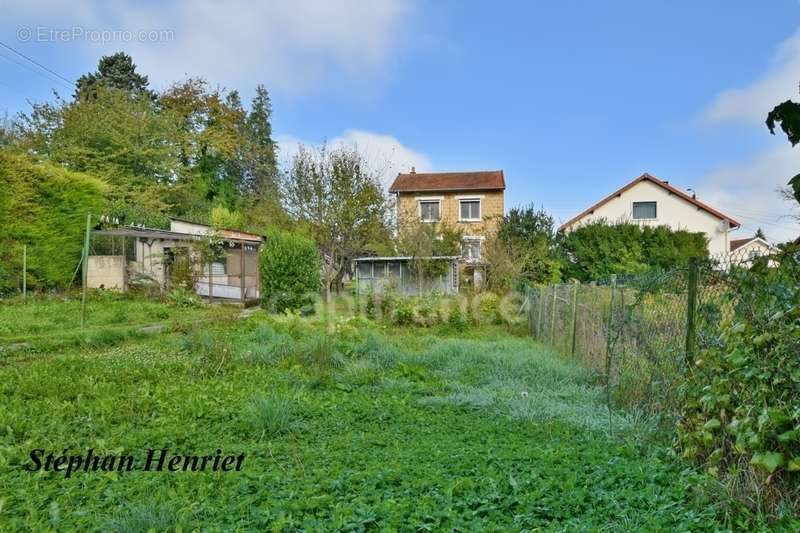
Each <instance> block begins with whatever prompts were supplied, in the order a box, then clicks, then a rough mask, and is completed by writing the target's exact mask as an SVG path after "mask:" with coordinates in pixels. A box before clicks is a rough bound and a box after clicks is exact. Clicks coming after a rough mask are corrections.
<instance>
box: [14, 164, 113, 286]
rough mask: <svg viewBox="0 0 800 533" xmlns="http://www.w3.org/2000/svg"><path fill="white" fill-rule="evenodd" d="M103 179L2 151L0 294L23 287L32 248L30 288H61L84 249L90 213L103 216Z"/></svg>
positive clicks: (104, 185) (104, 190) (29, 276)
mask: <svg viewBox="0 0 800 533" xmlns="http://www.w3.org/2000/svg"><path fill="white" fill-rule="evenodd" d="M106 189H107V185H106V184H105V182H103V181H102V180H99V179H97V178H94V177H91V176H88V175H86V174H80V173H76V172H70V171H68V170H65V169H63V168H61V167H58V166H55V165H51V164H47V163H37V162H35V161H33V160H31V159H30V158H29V157H27V156H24V155H18V154H10V153H7V152H3V151H0V191H2V192H1V193H0V294H10V293H14V292H16V291H17V290H18V289H19V287H20V285H21V283H20V278H21V270H22V246H23V244H27V245H28V287H29V288H31V289H48V288H55V287H63V286H65V285H66V284H67V283H69V281H70V279H72V274H73V272H75V268H76V267H77V266H78V261H79V260H80V255H81V249H82V247H83V233H84V230H85V228H86V215H87V213H91V214H92V215H94V216H95V220H97V218H96V217H99V215H101V214H102V212H103V205H104V194H105V192H106Z"/></svg>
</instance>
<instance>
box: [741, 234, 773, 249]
mask: <svg viewBox="0 0 800 533" xmlns="http://www.w3.org/2000/svg"><path fill="white" fill-rule="evenodd" d="M753 241H760V242H761V243H763V244H765V245H766V246H769V247H770V248H775V247H774V246H773V245H771V244H770V243H768V242H767V241H765V240H764V239H762V238H761V237H748V238H747V239H731V252H733V251H735V250H738V249H739V248H741V247H742V246H744V245H746V244H749V243H751V242H753Z"/></svg>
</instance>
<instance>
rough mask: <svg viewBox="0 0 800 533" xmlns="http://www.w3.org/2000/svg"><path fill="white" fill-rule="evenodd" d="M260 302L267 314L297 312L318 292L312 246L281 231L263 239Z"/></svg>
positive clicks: (317, 258) (317, 265) (318, 265)
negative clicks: (265, 240) (269, 312)
mask: <svg viewBox="0 0 800 533" xmlns="http://www.w3.org/2000/svg"><path fill="white" fill-rule="evenodd" d="M260 268H261V302H262V305H263V306H264V308H266V309H267V310H268V311H272V312H278V313H282V312H283V311H285V310H287V309H289V310H299V309H302V308H304V307H306V306H308V305H310V304H311V303H312V302H313V295H314V293H316V292H318V291H319V288H320V268H321V261H320V256H319V253H318V252H317V248H316V246H315V244H314V242H313V241H312V240H310V239H307V238H305V237H302V236H300V235H296V234H294V233H289V232H285V231H278V230H274V231H271V232H269V234H268V235H267V242H266V243H265V245H264V248H263V249H262V251H261V264H260Z"/></svg>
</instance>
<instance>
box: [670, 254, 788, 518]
mask: <svg viewBox="0 0 800 533" xmlns="http://www.w3.org/2000/svg"><path fill="white" fill-rule="evenodd" d="M732 284H733V285H734V286H735V290H734V289H733V288H732V289H730V290H729V292H728V293H727V294H726V297H727V300H729V301H727V302H726V301H723V302H722V304H723V305H725V304H728V305H730V304H733V309H734V316H733V318H732V319H730V320H728V321H725V322H723V324H722V328H721V332H719V333H717V334H716V335H713V336H711V338H710V341H711V342H709V343H708V346H707V347H706V348H705V349H702V350H701V351H700V352H699V353H698V357H697V360H696V361H695V362H694V365H693V367H692V369H691V372H690V376H689V379H688V382H687V384H686V386H685V390H686V392H685V398H684V407H683V413H682V415H683V416H682V418H681V422H680V424H679V427H678V436H679V442H680V444H681V447H682V449H683V453H684V456H685V457H687V458H689V459H694V460H697V461H700V462H702V463H704V464H705V465H706V466H707V467H708V470H709V472H710V473H712V474H716V475H718V476H720V477H721V478H722V479H723V480H725V481H727V482H728V483H729V485H730V486H734V487H739V489H738V490H739V491H741V490H742V487H744V488H745V489H746V490H745V492H749V494H745V495H744V496H745V499H746V500H751V501H752V500H753V499H757V500H762V501H759V504H766V505H767V507H768V508H771V509H773V510H774V509H775V508H776V505H777V504H778V503H779V502H780V501H781V500H783V503H784V504H789V505H790V506H791V507H793V508H794V510H795V512H796V511H797V509H798V506H800V498H798V496H797V494H798V484H800V407H798V406H800V359H799V358H798V356H797V355H798V353H800V267H798V265H797V264H796V263H795V262H794V260H793V259H792V258H791V257H790V256H788V255H787V256H786V258H784V260H783V262H782V264H781V266H780V267H779V268H770V267H768V266H767V263H766V261H765V260H762V261H758V262H756V264H755V265H754V266H753V267H752V268H751V269H750V271H740V272H734V273H733V279H732ZM716 317H717V313H712V314H711V320H715V319H716ZM701 324H702V323H701ZM708 325H709V327H708V328H707V329H708V332H706V331H704V330H705V329H706V328H702V330H701V331H703V332H704V333H709V334H713V333H714V332H715V331H717V325H716V323H710V324H708ZM747 465H749V468H748V467H747ZM743 467H744V468H743ZM754 496H758V498H753V497H754ZM764 500H766V501H764Z"/></svg>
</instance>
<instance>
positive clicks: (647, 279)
mask: <svg viewBox="0 0 800 533" xmlns="http://www.w3.org/2000/svg"><path fill="white" fill-rule="evenodd" d="M757 261H760V262H761V263H762V264H763V265H766V266H767V267H769V266H771V265H775V264H777V261H778V260H777V259H773V258H772V257H771V256H767V257H764V256H762V254H752V253H751V252H745V253H739V254H736V253H733V254H728V255H726V256H725V257H716V258H710V259H707V260H692V261H689V262H687V263H686V264H683V265H680V266H677V267H675V268H673V269H671V270H668V271H662V272H651V273H647V274H643V275H636V276H633V275H629V276H611V277H609V278H607V279H602V280H596V281H594V282H592V283H578V282H572V283H560V284H555V285H547V286H537V287H529V288H528V289H527V291H528V298H527V302H528V306H527V310H528V328H529V332H530V334H531V336H533V337H534V338H536V339H537V340H539V341H541V342H544V343H547V344H549V345H551V346H552V347H554V348H555V349H556V350H557V351H558V352H560V353H561V354H563V355H565V356H567V357H572V358H574V359H576V360H578V361H580V362H581V363H582V364H583V365H585V366H587V367H589V368H591V369H593V370H595V371H596V372H597V375H598V376H600V379H601V380H602V382H603V385H604V386H605V387H606V393H607V399H608V402H609V405H615V406H621V407H636V408H637V409H639V410H641V411H644V412H646V413H649V414H652V415H656V416H659V417H662V419H665V420H666V419H667V418H670V417H673V416H675V415H676V414H677V413H678V410H679V407H680V406H679V399H680V394H679V387H680V384H681V382H682V378H683V376H684V375H685V373H686V369H687V365H690V364H692V363H693V360H694V356H695V352H696V351H698V350H701V349H702V348H703V347H705V346H707V345H709V344H710V343H714V342H717V340H718V336H719V330H720V324H721V323H723V322H724V321H726V320H730V319H731V317H732V316H733V315H734V308H735V306H736V305H737V292H738V291H737V286H738V284H740V283H743V282H745V281H744V280H746V279H747V275H746V273H747V272H748V270H749V269H750V268H751V267H753V265H754V264H755V263H756V262H757ZM742 273H745V274H744V275H742Z"/></svg>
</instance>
